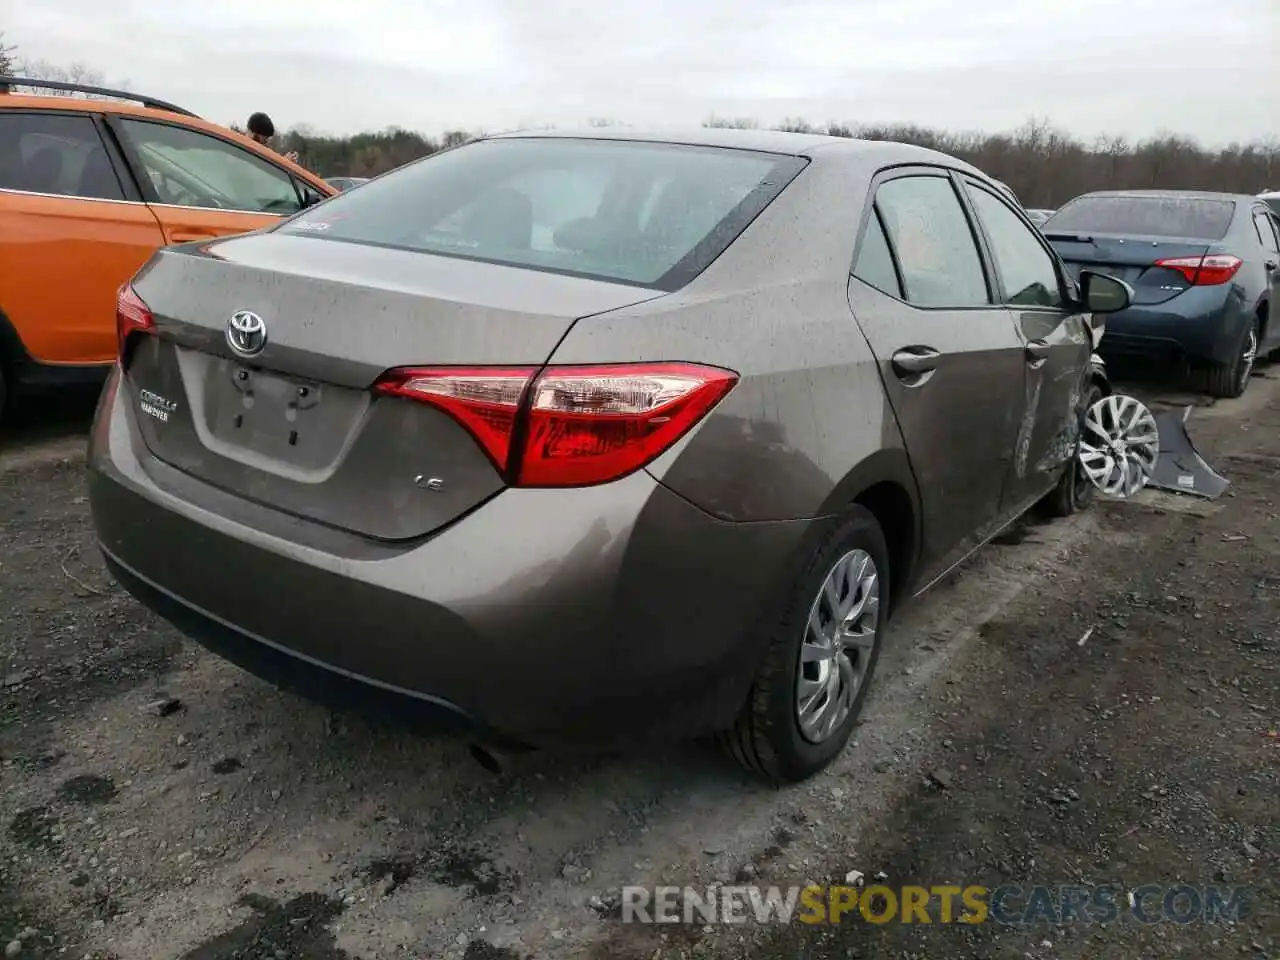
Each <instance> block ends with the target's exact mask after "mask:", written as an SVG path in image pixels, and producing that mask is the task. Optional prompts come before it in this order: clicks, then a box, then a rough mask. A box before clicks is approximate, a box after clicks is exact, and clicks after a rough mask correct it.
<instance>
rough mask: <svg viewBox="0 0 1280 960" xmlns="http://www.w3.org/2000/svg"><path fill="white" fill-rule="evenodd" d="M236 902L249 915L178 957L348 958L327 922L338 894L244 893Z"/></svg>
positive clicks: (260, 959) (252, 959)
mask: <svg viewBox="0 0 1280 960" xmlns="http://www.w3.org/2000/svg"><path fill="white" fill-rule="evenodd" d="M239 905H240V906H242V907H247V908H248V909H249V910H251V911H252V915H251V916H250V917H249V918H248V919H247V920H245V921H244V922H243V923H241V924H240V925H239V926H237V927H235V928H234V929H232V930H228V931H227V932H226V933H224V934H221V935H219V936H217V937H215V938H213V939H212V940H210V941H208V942H207V943H204V944H201V945H200V946H198V947H196V948H195V949H194V950H189V951H188V952H186V953H184V954H182V957H181V960H281V958H285V957H305V958H306V960H351V955H350V954H349V953H347V952H346V951H344V950H339V949H338V948H337V945H336V944H335V942H334V938H333V934H332V933H331V932H330V931H329V929H328V926H327V924H328V923H329V921H331V920H333V919H334V918H335V917H337V916H338V915H339V914H341V913H342V901H340V900H333V899H331V898H328V897H325V896H324V895H323V894H319V893H306V894H303V895H302V896H299V897H294V898H293V899H292V900H290V901H289V902H288V903H285V904H278V903H276V902H275V901H273V900H269V899H267V898H266V897H263V896H259V895H255V894H246V895H245V896H243V897H241V898H240V901H239Z"/></svg>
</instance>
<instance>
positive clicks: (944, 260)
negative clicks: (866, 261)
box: [876, 176, 991, 307]
mask: <svg viewBox="0 0 1280 960" xmlns="http://www.w3.org/2000/svg"><path fill="white" fill-rule="evenodd" d="M876 208H877V209H878V210H879V211H880V215H881V216H882V217H883V218H884V228H885V231H886V232H887V233H888V235H889V242H890V243H891V244H893V249H894V251H895V252H896V253H897V254H898V265H899V266H900V267H901V268H902V282H903V287H904V288H905V289H904V290H903V293H904V298H905V299H906V300H907V302H908V303H913V304H916V305H917V306H921V307H977V306H982V305H985V304H989V303H990V302H991V297H990V294H989V293H988V291H987V281H986V277H985V276H983V273H982V260H981V259H980V258H979V256H978V247H977V244H976V243H975V241H974V239H973V231H972V230H971V229H970V227H969V219H968V217H966V216H965V213H964V208H963V207H961V206H960V198H959V197H957V196H956V192H955V189H954V188H953V187H952V186H951V181H950V180H948V179H946V178H945V177H928V176H919V177H902V178H901V179H898V180H890V181H889V182H888V183H885V184H884V185H882V186H881V187H880V189H879V190H878V191H876Z"/></svg>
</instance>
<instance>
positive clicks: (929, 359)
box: [892, 347, 942, 376]
mask: <svg viewBox="0 0 1280 960" xmlns="http://www.w3.org/2000/svg"><path fill="white" fill-rule="evenodd" d="M941 359H942V354H940V353H939V352H938V351H937V350H934V349H933V348H931V347H914V348H910V349H907V350H899V351H898V352H897V353H895V354H894V355H893V357H892V360H893V367H894V370H895V371H897V373H898V375H899V376H902V375H903V374H921V373H929V372H930V371H932V370H935V369H937V366H938V361H939V360H941Z"/></svg>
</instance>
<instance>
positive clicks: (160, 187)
mask: <svg viewBox="0 0 1280 960" xmlns="http://www.w3.org/2000/svg"><path fill="white" fill-rule="evenodd" d="M110 122H111V127H112V129H113V130H114V131H115V133H116V136H117V137H118V138H119V140H120V143H121V145H122V146H123V148H124V150H125V153H126V154H127V155H128V157H129V160H130V163H131V164H132V166H133V168H134V170H135V171H136V172H137V173H138V179H139V181H140V185H141V187H142V190H143V193H144V195H145V196H146V198H147V200H148V202H149V203H150V204H151V209H152V211H153V212H154V213H155V216H156V218H157V219H158V220H159V221H160V225H161V227H162V228H163V229H164V234H165V240H166V242H168V243H186V242H187V241H191V240H208V239H210V238H213V237H220V236H226V235H228V234H236V233H247V232H249V231H251V230H257V229H260V228H262V227H267V226H270V225H272V224H274V223H277V222H279V220H280V219H281V218H282V217H285V216H289V215H291V214H294V213H297V212H298V211H299V210H300V209H302V207H303V205H304V201H305V199H306V197H305V195H304V192H305V188H304V186H303V185H302V184H301V183H299V181H298V180H296V179H295V178H294V177H293V176H292V175H291V174H290V173H289V171H288V170H286V169H285V168H284V167H281V166H277V165H275V164H273V163H270V162H268V161H267V160H265V159H263V158H262V157H259V156H257V155H256V154H254V153H252V152H251V151H249V150H246V149H245V148H243V147H241V146H239V145H237V144H235V143H233V142H232V141H231V140H229V139H223V138H222V137H217V136H214V135H212V134H208V133H205V132H203V131H199V130H194V129H192V128H190V127H186V126H182V125H180V124H177V123H169V122H165V121H160V120H151V119H147V120H143V119H139V118H136V117H126V116H119V115H117V116H113V117H112V118H111V121H110Z"/></svg>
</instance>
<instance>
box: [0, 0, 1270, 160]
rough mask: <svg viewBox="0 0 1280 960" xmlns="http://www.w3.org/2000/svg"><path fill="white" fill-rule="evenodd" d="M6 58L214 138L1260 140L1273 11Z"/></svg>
mask: <svg viewBox="0 0 1280 960" xmlns="http://www.w3.org/2000/svg"><path fill="white" fill-rule="evenodd" d="M0 29H2V30H4V33H5V40H6V42H8V43H11V44H17V45H18V46H19V48H20V49H19V53H20V54H21V55H25V56H27V57H30V58H33V59H45V60H49V61H54V62H58V63H64V64H65V63H69V62H71V61H77V60H79V61H83V62H85V63H86V64H88V65H91V66H93V67H96V68H99V69H101V70H102V71H103V72H104V73H105V74H106V75H107V77H108V79H110V80H124V79H127V80H128V81H129V83H130V86H131V87H133V88H134V89H137V90H144V91H145V92H147V93H149V94H150V95H152V96H156V97H161V98H163V99H168V100H173V101H175V102H178V103H181V104H182V105H183V106H186V107H188V108H189V109H191V110H194V111H195V112H196V113H199V114H201V115H203V116H206V117H208V118H209V119H212V120H217V121H219V122H222V123H230V122H233V121H235V122H241V123H243V122H244V120H245V118H246V117H247V116H248V114H249V113H250V112H251V111H253V110H265V111H267V112H268V113H269V114H270V115H271V116H272V118H273V119H274V120H275V121H276V125H277V126H278V127H281V128H283V127H287V126H290V125H293V124H301V123H305V124H309V125H311V126H313V127H315V128H317V129H320V130H323V131H328V132H334V133H351V132H355V131H358V130H367V129H371V128H383V127H387V126H392V125H395V126H401V127H406V128H410V129H416V130H422V131H424V132H428V133H438V132H440V131H441V130H444V129H450V128H463V129H470V130H488V131H496V130H503V129H510V128H513V127H523V126H536V125H542V124H548V123H551V124H558V125H575V124H581V123H583V122H584V121H586V120H587V119H589V118H591V117H610V118H615V119H618V120H622V121H625V122H629V123H632V124H636V125H645V124H656V123H661V124H664V125H683V124H689V123H692V124H696V123H698V122H700V121H702V120H703V119H705V118H706V117H707V116H708V115H710V114H713V113H714V114H720V115H732V116H753V117H756V118H758V119H759V120H760V121H761V122H762V123H765V124H767V123H772V122H776V121H779V120H781V119H782V118H784V117H789V116H790V117H804V118H806V119H808V120H810V121H813V122H825V121H828V120H838V121H853V122H885V121H889V122H899V121H901V122H913V123H919V124H924V125H929V126H937V127H945V128H949V129H953V130H955V129H966V130H976V129H981V130H998V129H1009V128H1012V127H1015V126H1017V125H1019V124H1021V123H1022V122H1023V121H1025V120H1026V119H1027V118H1028V117H1029V116H1032V115H1035V116H1038V117H1043V118H1047V119H1049V120H1050V121H1051V122H1053V123H1054V124H1056V125H1058V126H1061V127H1063V128H1066V129H1067V130H1070V131H1071V132H1073V133H1076V134H1078V135H1081V136H1085V137H1092V136H1094V135H1097V134H1100V133H1120V134H1125V135H1127V136H1130V137H1141V136H1146V135H1149V134H1152V133H1156V132H1158V131H1161V130H1173V131H1176V132H1179V133H1185V134H1190V135H1193V136H1196V137H1199V138H1200V139H1201V140H1204V141H1206V142H1208V143H1219V142H1225V141H1229V140H1236V139H1241V140H1253V139H1261V138H1276V137H1280V54H1278V53H1277V49H1280V48H1278V47H1277V43H1280V0H1219V2H1217V3H1205V2H1204V0H1070V2H1061V0H1034V2H1025V0H1021V2H1020V0H768V2H766V0H594V2H593V0H416V2H413V0H303V2H291V0H210V2H204V3H200V2H196V0H105V2H104V0H45V2H40V0H0Z"/></svg>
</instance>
